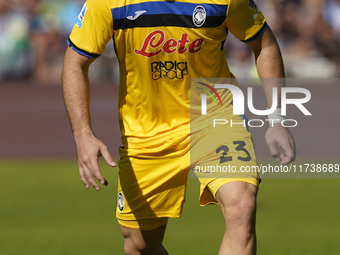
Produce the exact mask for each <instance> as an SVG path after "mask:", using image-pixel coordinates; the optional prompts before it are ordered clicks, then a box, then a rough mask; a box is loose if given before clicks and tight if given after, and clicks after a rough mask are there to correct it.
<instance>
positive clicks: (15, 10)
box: [0, 0, 340, 85]
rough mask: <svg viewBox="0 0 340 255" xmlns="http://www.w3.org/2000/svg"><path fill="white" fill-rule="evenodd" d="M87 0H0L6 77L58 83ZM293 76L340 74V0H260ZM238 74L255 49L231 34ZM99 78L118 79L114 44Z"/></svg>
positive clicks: (245, 71) (251, 69)
mask: <svg viewBox="0 0 340 255" xmlns="http://www.w3.org/2000/svg"><path fill="white" fill-rule="evenodd" d="M83 2H84V0H58V1H55V0H0V83H1V84H4V83H7V82H10V83H13V82H14V83H16V81H23V80H24V81H25V83H26V84H40V85H58V84H60V73H61V66H62V59H63V54H64V51H65V48H66V39H67V37H68V35H69V33H70V31H71V29H72V27H73V24H74V21H75V19H76V17H77V16H78V13H79V11H80V10H81V7H82V5H83ZM256 3H257V4H258V6H259V7H260V9H261V10H262V12H263V13H264V15H265V16H266V18H267V21H268V23H269V24H270V26H271V28H272V30H273V31H274V33H275V35H276V36H277V39H278V41H279V44H280V46H281V50H282V54H283V57H284V61H285V66H286V73H287V76H288V77H309V78H314V77H319V78H321V77H340V47H339V46H340V0H314V1H308V0H257V1H256ZM225 49H226V58H227V60H228V61H229V65H230V67H231V70H232V72H233V73H234V74H235V75H236V77H256V69H255V66H254V61H253V56H252V52H251V49H250V48H249V47H248V46H247V45H245V44H242V43H239V42H238V41H237V40H236V39H235V38H233V37H232V36H230V37H229V38H228V40H227V43H226V44H225ZM90 75H91V80H92V81H95V82H94V83H93V84H101V83H106V84H107V83H108V82H111V83H113V84H117V83H118V77H119V75H118V61H117V59H116V56H115V53H114V49H113V45H112V43H109V44H108V46H107V50H106V52H105V54H103V56H101V57H100V58H99V59H98V60H97V61H96V62H95V63H94V64H93V66H92V68H91V72H90Z"/></svg>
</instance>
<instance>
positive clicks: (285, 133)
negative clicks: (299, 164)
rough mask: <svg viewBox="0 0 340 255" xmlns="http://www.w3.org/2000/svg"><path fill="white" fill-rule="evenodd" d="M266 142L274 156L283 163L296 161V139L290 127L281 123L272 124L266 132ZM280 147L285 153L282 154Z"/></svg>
mask: <svg viewBox="0 0 340 255" xmlns="http://www.w3.org/2000/svg"><path fill="white" fill-rule="evenodd" d="M266 142H267V144H268V147H269V150H270V153H271V154H272V156H273V158H274V159H275V160H276V161H278V162H281V164H282V165H286V164H289V163H291V162H294V160H295V157H296V147H295V141H294V138H293V136H292V134H291V133H290V132H289V130H288V128H285V127H283V126H282V125H281V124H274V125H273V127H272V126H271V125H270V126H269V128H268V130H267V132H266ZM278 148H282V149H283V151H284V154H280V153H279V151H278Z"/></svg>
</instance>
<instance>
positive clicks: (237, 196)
mask: <svg viewBox="0 0 340 255" xmlns="http://www.w3.org/2000/svg"><path fill="white" fill-rule="evenodd" d="M257 190H258V189H257V187H256V186H255V185H253V184H250V183H246V182H230V183H227V184H224V185H223V186H221V187H220V188H219V189H218V191H217V193H216V199H217V201H218V202H219V204H220V207H221V210H222V212H223V217H224V220H225V232H224V236H223V240H222V244H221V247H220V251H219V253H218V254H219V255H227V254H228V255H229V254H232V255H255V254H256V233H255V221H256V196H257Z"/></svg>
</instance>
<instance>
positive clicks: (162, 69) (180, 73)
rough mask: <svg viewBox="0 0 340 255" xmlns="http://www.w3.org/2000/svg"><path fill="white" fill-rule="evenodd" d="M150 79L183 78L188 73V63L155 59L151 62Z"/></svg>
mask: <svg viewBox="0 0 340 255" xmlns="http://www.w3.org/2000/svg"><path fill="white" fill-rule="evenodd" d="M151 72H152V79H153V80H158V79H162V78H165V79H170V80H173V79H183V78H184V76H185V75H187V74H188V63H187V62H177V61H164V62H163V61H157V62H152V63H151Z"/></svg>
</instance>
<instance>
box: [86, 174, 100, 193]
mask: <svg viewBox="0 0 340 255" xmlns="http://www.w3.org/2000/svg"><path fill="white" fill-rule="evenodd" d="M85 176H86V179H87V180H88V181H89V182H90V183H91V185H92V186H93V188H94V189H95V190H97V191H99V190H100V187H99V185H98V183H97V182H96V180H95V179H94V177H93V173H92V172H91V170H90V169H86V170H85Z"/></svg>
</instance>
